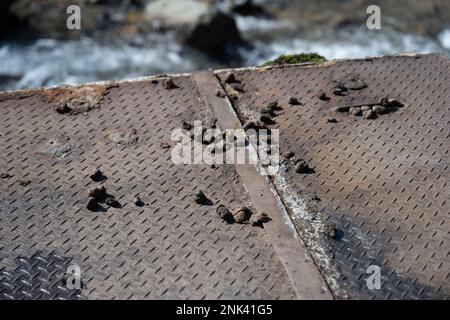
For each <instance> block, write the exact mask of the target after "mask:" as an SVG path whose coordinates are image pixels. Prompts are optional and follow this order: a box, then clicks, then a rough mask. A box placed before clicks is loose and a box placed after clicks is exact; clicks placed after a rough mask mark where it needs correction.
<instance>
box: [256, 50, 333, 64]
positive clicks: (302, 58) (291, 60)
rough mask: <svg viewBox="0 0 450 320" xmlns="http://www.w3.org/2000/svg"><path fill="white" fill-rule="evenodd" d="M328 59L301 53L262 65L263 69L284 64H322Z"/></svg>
mask: <svg viewBox="0 0 450 320" xmlns="http://www.w3.org/2000/svg"><path fill="white" fill-rule="evenodd" d="M325 61H327V59H326V58H325V57H323V56H321V55H319V54H317V53H300V54H289V55H283V56H279V57H278V58H276V59H275V60H272V61H268V62H266V63H264V64H263V65H261V67H267V66H276V65H283V64H296V63H306V62H309V63H321V62H325Z"/></svg>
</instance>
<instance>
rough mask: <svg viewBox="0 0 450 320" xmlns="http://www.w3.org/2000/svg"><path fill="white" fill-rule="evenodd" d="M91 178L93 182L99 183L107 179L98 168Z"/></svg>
mask: <svg viewBox="0 0 450 320" xmlns="http://www.w3.org/2000/svg"><path fill="white" fill-rule="evenodd" d="M89 177H90V178H91V179H92V181H95V182H99V181H102V180H104V179H105V176H104V175H103V172H101V171H100V169H98V168H96V169H94V170H93V171H92V173H91V175H90V176H89Z"/></svg>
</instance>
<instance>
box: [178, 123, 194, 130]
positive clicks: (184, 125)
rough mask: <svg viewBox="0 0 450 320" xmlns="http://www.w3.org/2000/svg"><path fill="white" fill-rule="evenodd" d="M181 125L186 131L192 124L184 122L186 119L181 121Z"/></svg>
mask: <svg viewBox="0 0 450 320" xmlns="http://www.w3.org/2000/svg"><path fill="white" fill-rule="evenodd" d="M181 127H182V128H183V129H184V130H187V131H189V130H191V129H192V125H191V124H190V123H189V122H186V121H183V122H182V123H181Z"/></svg>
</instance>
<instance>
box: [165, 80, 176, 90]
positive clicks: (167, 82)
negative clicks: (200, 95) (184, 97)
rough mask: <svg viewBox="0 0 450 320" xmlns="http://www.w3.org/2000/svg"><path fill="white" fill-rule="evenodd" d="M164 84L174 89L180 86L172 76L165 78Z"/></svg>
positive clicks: (168, 88) (167, 87)
mask: <svg viewBox="0 0 450 320" xmlns="http://www.w3.org/2000/svg"><path fill="white" fill-rule="evenodd" d="M163 86H164V88H165V89H167V90H172V89H176V88H178V86H177V85H176V84H175V82H173V79H172V78H167V79H165V80H164V82H163Z"/></svg>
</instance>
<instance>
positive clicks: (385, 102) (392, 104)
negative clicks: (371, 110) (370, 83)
mask: <svg viewBox="0 0 450 320" xmlns="http://www.w3.org/2000/svg"><path fill="white" fill-rule="evenodd" d="M380 104H381V105H382V106H383V107H386V108H403V107H404V106H405V105H404V104H403V103H401V102H400V101H399V100H397V99H395V98H383V99H381V102H380Z"/></svg>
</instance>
